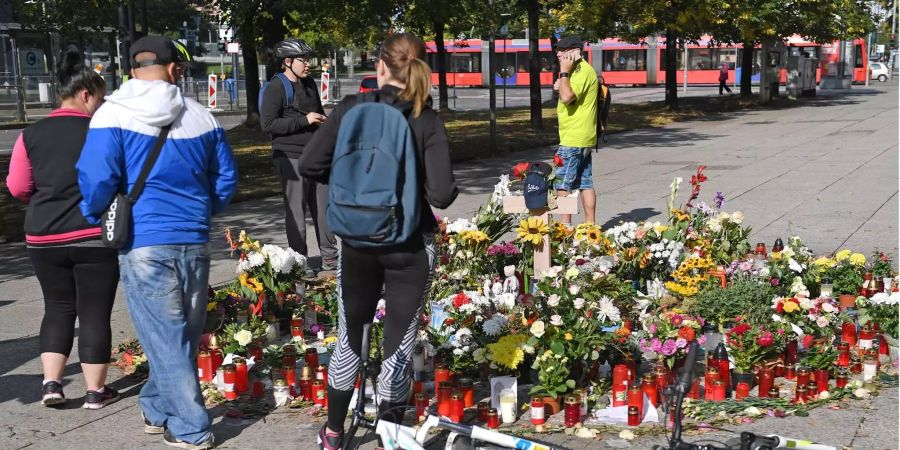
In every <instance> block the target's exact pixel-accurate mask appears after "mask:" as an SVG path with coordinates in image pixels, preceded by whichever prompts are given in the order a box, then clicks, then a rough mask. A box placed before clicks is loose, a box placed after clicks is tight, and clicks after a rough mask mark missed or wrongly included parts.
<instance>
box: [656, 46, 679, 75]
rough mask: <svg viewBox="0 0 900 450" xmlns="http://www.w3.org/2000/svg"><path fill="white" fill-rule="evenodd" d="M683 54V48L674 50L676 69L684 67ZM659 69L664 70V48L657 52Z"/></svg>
mask: <svg viewBox="0 0 900 450" xmlns="http://www.w3.org/2000/svg"><path fill="white" fill-rule="evenodd" d="M683 56H684V50H676V51H675V66H677V68H678V70H681V69H684V62H683V61H682V57H683ZM659 70H663V71H664V70H666V49H662V50H660V52H659Z"/></svg>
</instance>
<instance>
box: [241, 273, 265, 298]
mask: <svg viewBox="0 0 900 450" xmlns="http://www.w3.org/2000/svg"><path fill="white" fill-rule="evenodd" d="M241 286H244V287H247V288H250V290H252V291H253V292H255V293H257V294H259V293H260V292H262V291H263V285H262V283H260V282H259V281H257V279H256V278H251V277H250V276H249V275H247V273H242V274H241Z"/></svg>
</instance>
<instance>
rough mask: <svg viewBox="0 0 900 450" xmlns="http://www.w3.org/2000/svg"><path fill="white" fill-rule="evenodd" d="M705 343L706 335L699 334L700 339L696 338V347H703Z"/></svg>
mask: <svg viewBox="0 0 900 450" xmlns="http://www.w3.org/2000/svg"><path fill="white" fill-rule="evenodd" d="M705 343H706V335H705V334H701V335H700V337H698V338H697V345H703V344H705Z"/></svg>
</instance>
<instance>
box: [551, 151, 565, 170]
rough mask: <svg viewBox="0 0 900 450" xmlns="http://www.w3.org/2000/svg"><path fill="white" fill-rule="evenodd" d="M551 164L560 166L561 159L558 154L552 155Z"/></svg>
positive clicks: (561, 163)
mask: <svg viewBox="0 0 900 450" xmlns="http://www.w3.org/2000/svg"><path fill="white" fill-rule="evenodd" d="M553 165H554V166H556V167H562V165H563V159H562V158H561V157H560V156H559V154H558V153H557V154H555V155H553Z"/></svg>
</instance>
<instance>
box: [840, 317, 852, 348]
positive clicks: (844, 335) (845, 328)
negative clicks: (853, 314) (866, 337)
mask: <svg viewBox="0 0 900 450" xmlns="http://www.w3.org/2000/svg"><path fill="white" fill-rule="evenodd" d="M841 342H846V343H847V344H850V346H851V347H852V346H855V345H856V324H854V323H853V322H844V323H842V324H841Z"/></svg>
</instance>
